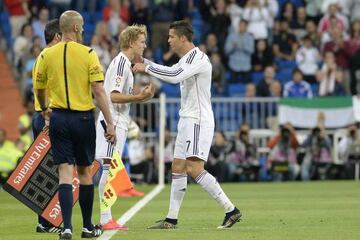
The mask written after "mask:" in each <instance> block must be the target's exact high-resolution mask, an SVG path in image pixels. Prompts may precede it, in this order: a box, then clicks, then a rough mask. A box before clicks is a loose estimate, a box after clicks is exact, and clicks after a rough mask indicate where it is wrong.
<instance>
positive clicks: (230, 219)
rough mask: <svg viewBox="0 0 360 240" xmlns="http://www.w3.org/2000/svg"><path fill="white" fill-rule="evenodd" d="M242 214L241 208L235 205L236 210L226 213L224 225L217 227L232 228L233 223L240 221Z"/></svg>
mask: <svg viewBox="0 0 360 240" xmlns="http://www.w3.org/2000/svg"><path fill="white" fill-rule="evenodd" d="M241 216H242V214H241V212H240V210H239V209H237V208H236V207H235V208H234V210H232V211H231V212H228V213H226V214H225V218H224V221H223V223H222V225H220V226H218V227H217V228H218V229H223V228H231V227H232V225H234V224H235V223H237V222H239V221H240V219H241Z"/></svg>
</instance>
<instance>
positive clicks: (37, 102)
mask: <svg viewBox="0 0 360 240" xmlns="http://www.w3.org/2000/svg"><path fill="white" fill-rule="evenodd" d="M46 50H47V48H44V49H43V50H42V52H41V53H40V54H39V56H38V58H39V57H40V56H41V55H42V54H43V53H44V52H45V51H46ZM38 58H37V59H36V61H35V63H34V66H33V69H32V81H33V85H34V84H35V76H36V71H37V70H36V66H37V64H36V63H37V60H38ZM46 97H47V99H48V100H49V101H50V95H49V92H48V91H47V94H46ZM34 106H35V111H37V112H41V107H40V103H39V100H38V99H37V96H36V94H34Z"/></svg>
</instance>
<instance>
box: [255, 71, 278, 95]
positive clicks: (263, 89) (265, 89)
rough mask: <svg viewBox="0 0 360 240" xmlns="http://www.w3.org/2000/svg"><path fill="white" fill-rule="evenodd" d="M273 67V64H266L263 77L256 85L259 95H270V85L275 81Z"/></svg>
mask: <svg viewBox="0 0 360 240" xmlns="http://www.w3.org/2000/svg"><path fill="white" fill-rule="evenodd" d="M274 76H275V69H274V67H273V66H267V67H266V68H265V71H264V79H263V80H261V81H260V82H259V83H258V84H257V86H256V93H257V96H259V97H270V96H271V92H270V86H271V84H272V83H273V82H274V81H276V80H275V79H274Z"/></svg>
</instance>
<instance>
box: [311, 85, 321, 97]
mask: <svg viewBox="0 0 360 240" xmlns="http://www.w3.org/2000/svg"><path fill="white" fill-rule="evenodd" d="M311 90H312V93H313V95H314V96H317V95H318V93H319V84H317V83H312V84H311Z"/></svg>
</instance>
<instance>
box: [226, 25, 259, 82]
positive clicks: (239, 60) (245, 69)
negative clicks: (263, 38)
mask: <svg viewBox="0 0 360 240" xmlns="http://www.w3.org/2000/svg"><path fill="white" fill-rule="evenodd" d="M253 52H254V39H253V37H252V36H251V34H250V33H248V32H247V21H245V20H241V21H240V24H239V32H238V33H231V34H230V35H229V36H228V37H227V39H226V43H225V54H226V55H227V56H228V58H229V68H230V71H231V82H239V77H241V80H240V81H241V82H245V83H248V82H250V81H251V79H250V71H251V54H252V53H253Z"/></svg>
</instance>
